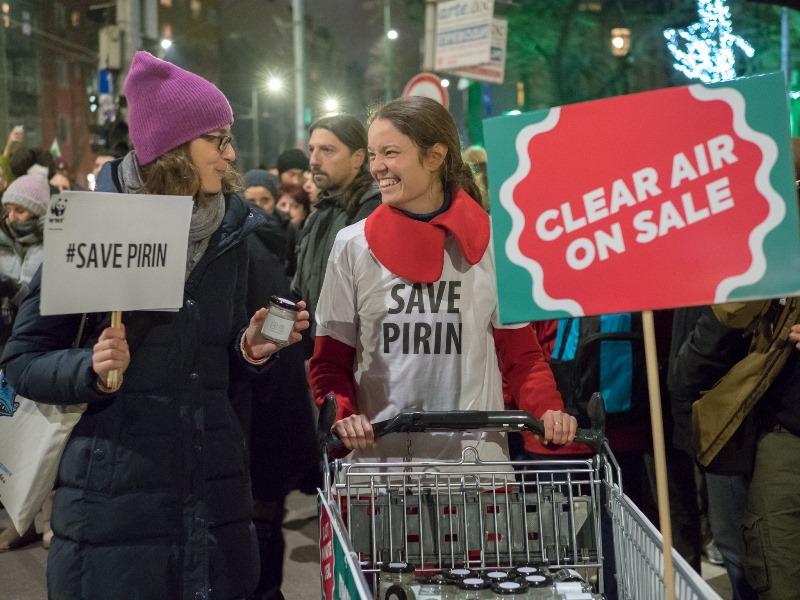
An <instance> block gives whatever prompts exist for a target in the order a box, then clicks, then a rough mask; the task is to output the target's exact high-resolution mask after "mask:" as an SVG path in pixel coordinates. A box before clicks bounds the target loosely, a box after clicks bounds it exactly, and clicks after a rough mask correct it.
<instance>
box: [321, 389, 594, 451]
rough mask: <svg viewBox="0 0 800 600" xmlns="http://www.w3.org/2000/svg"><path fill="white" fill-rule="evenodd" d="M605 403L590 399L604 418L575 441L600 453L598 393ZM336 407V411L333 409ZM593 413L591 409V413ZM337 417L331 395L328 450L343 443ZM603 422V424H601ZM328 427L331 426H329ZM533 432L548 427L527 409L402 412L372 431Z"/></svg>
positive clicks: (327, 401)
mask: <svg viewBox="0 0 800 600" xmlns="http://www.w3.org/2000/svg"><path fill="white" fill-rule="evenodd" d="M596 396H597V398H599V402H600V403H601V405H600V406H601V408H598V407H597V400H596V399H595V396H593V397H592V399H591V400H590V406H591V407H592V408H593V409H594V413H595V415H594V416H596V417H599V416H600V413H602V418H593V419H592V421H593V423H592V425H593V426H592V428H591V429H578V431H577V432H576V435H575V441H576V442H580V443H584V444H588V445H589V446H591V447H592V448H594V449H595V450H597V451H599V450H600V448H601V447H602V445H603V441H604V440H605V432H604V430H603V425H604V424H605V423H604V421H605V411H604V410H602V398H600V397H599V394H596ZM331 406H333V408H331ZM323 413H324V414H325V415H326V422H325V423H323V419H322V417H323ZM591 413H592V411H591V410H590V414H591ZM331 414H333V416H334V418H335V414H336V400H335V398H334V397H333V396H328V397H326V398H325V401H324V402H323V404H322V407H321V408H320V422H319V430H320V433H321V434H323V433H324V432H327V434H325V435H323V439H322V440H321V441H322V443H323V445H324V446H325V447H327V449H328V450H329V451H330V450H333V449H335V448H339V447H341V446H342V445H343V444H342V442H341V440H340V439H339V436H338V435H337V434H336V432H335V431H333V430H331V429H330V428H331V426H332V424H333V419H332V418H331V419H330V421H329V423H330V424H328V422H327V419H328V418H329V417H330V415H331ZM598 421H601V422H598ZM326 425H327V427H326ZM473 430H481V431H506V432H511V431H530V432H532V433H536V434H539V435H544V424H543V423H542V421H540V420H539V419H536V418H534V417H532V416H531V415H530V413H527V412H525V411H523V410H497V411H477V410H455V411H428V412H401V413H399V414H397V415H395V416H394V417H392V418H391V419H387V420H386V421H379V422H377V423H373V424H372V431H373V434H374V435H375V439H377V438H379V437H382V436H384V435H387V434H390V433H422V432H427V431H473Z"/></svg>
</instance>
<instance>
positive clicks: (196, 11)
mask: <svg viewBox="0 0 800 600" xmlns="http://www.w3.org/2000/svg"><path fill="white" fill-rule="evenodd" d="M189 6H190V7H191V9H192V18H194V19H199V18H200V13H202V12H203V3H202V2H200V0H192V1H191V4H190V5H189Z"/></svg>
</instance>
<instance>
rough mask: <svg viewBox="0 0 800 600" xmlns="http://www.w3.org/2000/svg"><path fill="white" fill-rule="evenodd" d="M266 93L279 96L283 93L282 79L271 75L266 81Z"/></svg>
mask: <svg viewBox="0 0 800 600" xmlns="http://www.w3.org/2000/svg"><path fill="white" fill-rule="evenodd" d="M267 91H268V92H269V93H271V94H280V93H281V92H282V91H283V79H281V78H280V77H278V76H277V75H272V76H270V78H269V79H268V80H267Z"/></svg>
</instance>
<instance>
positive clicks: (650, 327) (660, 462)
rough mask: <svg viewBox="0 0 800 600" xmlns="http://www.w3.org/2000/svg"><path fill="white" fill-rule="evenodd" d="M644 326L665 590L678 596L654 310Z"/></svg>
mask: <svg viewBox="0 0 800 600" xmlns="http://www.w3.org/2000/svg"><path fill="white" fill-rule="evenodd" d="M642 326H643V328H644V351H645V357H646V363H647V389H648V391H649V392H650V425H651V428H652V430H653V456H654V459H655V467H656V492H657V495H658V516H659V521H660V524H661V535H662V537H663V546H662V549H663V554H664V590H665V591H666V599H667V600H675V576H674V573H673V570H672V523H671V522H670V516H669V495H668V487H667V459H666V451H665V450H664V422H663V419H662V417H661V388H660V385H659V380H658V356H657V355H656V329H655V324H654V322H653V311H652V310H645V311H642Z"/></svg>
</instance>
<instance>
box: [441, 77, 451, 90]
mask: <svg viewBox="0 0 800 600" xmlns="http://www.w3.org/2000/svg"><path fill="white" fill-rule="evenodd" d="M442 87H443V88H447V87H450V80H449V79H447V78H443V79H442Z"/></svg>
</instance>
